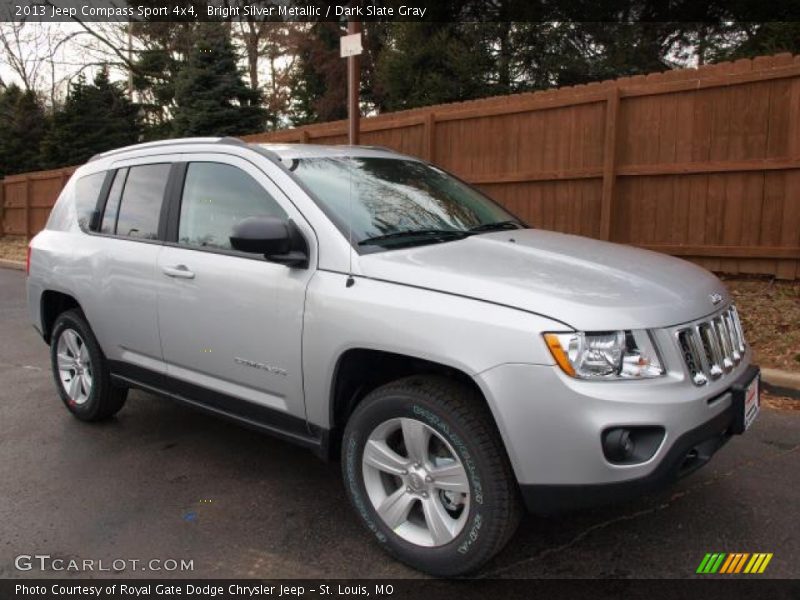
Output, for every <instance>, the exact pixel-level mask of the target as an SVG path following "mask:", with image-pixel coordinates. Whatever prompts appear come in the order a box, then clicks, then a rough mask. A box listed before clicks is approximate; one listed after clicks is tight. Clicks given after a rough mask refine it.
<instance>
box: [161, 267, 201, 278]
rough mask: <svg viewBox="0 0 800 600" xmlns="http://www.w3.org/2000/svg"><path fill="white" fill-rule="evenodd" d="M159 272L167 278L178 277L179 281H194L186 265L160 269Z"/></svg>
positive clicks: (192, 274)
mask: <svg viewBox="0 0 800 600" xmlns="http://www.w3.org/2000/svg"><path fill="white" fill-rule="evenodd" d="M161 272H162V273H164V275H166V276H167V277H178V278H180V279H194V272H193V271H190V270H189V267H187V266H186V265H175V266H174V267H161Z"/></svg>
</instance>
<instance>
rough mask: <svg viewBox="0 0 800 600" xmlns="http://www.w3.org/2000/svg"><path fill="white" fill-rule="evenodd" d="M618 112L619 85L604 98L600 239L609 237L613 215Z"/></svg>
mask: <svg viewBox="0 0 800 600" xmlns="http://www.w3.org/2000/svg"><path fill="white" fill-rule="evenodd" d="M618 112H619V87H618V86H616V85H615V86H614V87H612V88H610V89H609V90H608V96H607V98H606V131H605V139H604V143H603V195H602V200H601V205H600V239H602V240H610V239H611V224H612V219H613V217H614V188H615V185H616V183H617V174H616V170H615V168H616V152H617V113H618Z"/></svg>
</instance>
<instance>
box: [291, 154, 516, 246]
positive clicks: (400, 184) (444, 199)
mask: <svg viewBox="0 0 800 600" xmlns="http://www.w3.org/2000/svg"><path fill="white" fill-rule="evenodd" d="M291 170H292V171H294V174H295V175H296V176H297V177H298V178H299V179H300V181H302V182H303V183H304V184H305V185H306V186H307V187H308V188H309V189H310V190H311V191H312V192H313V193H314V195H315V196H316V197H317V199H318V200H319V202H320V203H322V205H323V206H322V208H323V210H325V212H326V213H327V214H328V215H329V216H330V217H331V218H332V219H333V220H334V221H335V222H336V224H337V225H338V226H339V228H340V229H341V230H342V231H344V232H348V231H349V228H350V227H351V228H352V233H351V235H352V240H353V243H355V244H358V245H360V246H362V247H364V246H377V247H383V248H389V247H397V246H408V245H418V244H428V243H436V242H444V241H450V240H454V239H461V238H463V237H464V236H465V235H467V234H476V233H479V232H485V231H490V230H492V229H493V228H497V229H505V228H512V229H513V228H517V227H524V224H522V223H521V222H520V221H519V220H518V219H516V218H515V217H514V216H513V215H511V214H510V213H508V212H506V211H505V210H504V209H503V208H501V207H500V206H498V205H497V204H495V203H494V202H492V201H491V200H489V199H488V198H486V197H485V196H483V195H482V194H481V193H480V192H478V191H477V190H475V189H473V188H471V187H469V186H468V185H466V184H464V183H462V182H460V181H459V180H457V179H455V178H454V177H452V176H450V175H448V174H447V173H445V172H444V171H442V170H440V169H437V168H436V167H432V166H430V165H427V164H425V163H421V162H417V161H414V160H405V159H395V158H372V157H325V158H303V159H295V160H294V161H293V163H292V166H291ZM415 232H416V234H415Z"/></svg>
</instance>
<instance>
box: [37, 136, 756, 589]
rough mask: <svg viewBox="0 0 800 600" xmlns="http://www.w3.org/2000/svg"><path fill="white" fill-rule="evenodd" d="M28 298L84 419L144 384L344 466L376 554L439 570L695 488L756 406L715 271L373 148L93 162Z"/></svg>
mask: <svg viewBox="0 0 800 600" xmlns="http://www.w3.org/2000/svg"><path fill="white" fill-rule="evenodd" d="M28 299H29V300H28V302H29V309H30V316H31V319H32V320H33V322H34V324H35V326H36V328H37V329H38V330H39V331H40V332H41V334H42V335H43V336H44V339H45V340H46V341H47V342H48V343H49V344H50V347H51V355H52V363H53V375H54V376H55V381H56V385H57V387H58V392H59V394H60V395H61V398H62V399H63V401H64V403H65V404H66V406H67V408H68V409H69V410H70V411H71V412H72V413H73V414H74V415H75V416H76V417H78V418H79V419H82V420H85V421H94V420H98V419H102V418H105V417H109V416H110V415H113V414H114V413H116V412H117V411H118V410H119V409H120V408H121V407H122V405H123V402H124V401H125V397H126V392H127V389H128V388H130V387H137V388H142V389H144V390H147V391H150V392H154V393H157V394H161V395H164V396H167V397H170V398H172V399H174V400H177V401H179V402H182V403H186V404H188V405H190V406H194V407H197V408H201V409H204V410H206V411H209V412H211V413H213V414H216V415H220V416H224V417H228V418H230V419H233V420H235V421H238V422H240V423H242V424H244V425H247V426H250V427H254V428H256V429H259V430H262V431H266V432H269V433H273V434H275V435H278V436H280V437H283V438H285V439H287V440H290V441H292V442H295V443H297V444H299V445H301V446H306V447H308V448H311V449H313V450H314V451H316V452H318V453H319V454H321V455H324V456H335V455H337V454H340V455H341V462H342V471H343V475H344V485H345V487H346V489H347V493H348V495H349V497H350V500H351V501H352V504H353V506H354V507H355V510H356V513H357V514H358V517H359V518H360V519H361V521H363V523H364V525H365V526H366V527H367V529H368V530H369V531H370V532H371V534H372V535H373V536H375V538H376V539H377V541H378V543H379V544H380V545H381V546H383V547H384V548H386V549H387V550H388V551H389V552H391V553H392V554H393V555H394V556H396V557H398V558H399V559H400V560H402V561H404V562H406V563H408V564H410V565H413V566H414V567H416V568H418V569H422V570H424V571H427V572H430V573H434V574H440V575H453V574H458V573H464V572H467V571H470V570H474V569H475V568H477V567H479V566H480V565H481V564H483V563H484V562H485V561H487V560H488V559H489V558H490V557H491V556H492V555H494V554H495V553H496V552H497V551H498V550H499V549H500V548H502V546H503V545H504V544H505V543H506V542H507V541H508V539H509V538H510V537H511V535H512V534H513V533H514V530H515V527H516V525H517V523H518V520H519V517H520V513H521V510H522V507H523V506H527V508H528V509H530V510H534V511H543V512H549V511H555V510H563V509H566V508H569V507H575V506H579V505H585V504H587V503H593V502H604V501H609V500H613V499H615V498H618V497H621V496H623V495H627V494H630V493H632V492H633V493H640V492H644V491H646V490H649V489H652V488H653V487H655V486H657V485H660V484H664V483H667V482H669V481H671V480H673V479H675V478H676V477H678V476H681V475H684V474H686V473H688V472H690V471H692V470H693V469H695V468H697V467H699V466H701V465H702V464H704V463H705V462H706V461H707V460H708V459H709V457H710V456H711V455H712V454H713V453H714V451H715V450H717V448H719V447H720V446H721V445H722V444H723V443H724V442H725V441H726V440H727V439H728V438H729V437H730V436H731V435H732V434H736V433H742V432H743V431H744V430H745V429H746V428H747V427H748V426H749V425H750V423H751V422H752V420H753V418H754V417H755V415H756V414H757V412H758V408H759V400H758V369H757V368H756V367H754V366H751V364H750V356H751V354H750V350H749V349H748V346H747V344H746V343H745V340H744V336H743V334H742V328H741V325H740V323H739V318H738V316H737V313H736V308H735V307H734V306H733V304H732V302H731V298H730V296H729V295H728V293H727V291H726V290H725V288H724V287H723V285H722V284H721V283H720V282H719V280H718V279H717V278H716V277H714V276H713V275H711V274H710V273H708V272H706V271H704V270H703V269H700V268H698V267H696V266H694V265H692V264H690V263H688V262H684V261H681V260H678V259H675V258H671V257H668V256H664V255H661V254H655V253H652V252H647V251H644V250H638V249H634V248H631V247H626V246H621V245H615V244H610V243H606V242H600V241H595V240H591V239H586V238H582V237H576V236H572V235H562V234H559V233H552V232H548V231H539V230H535V229H530V228H528V227H527V226H526V225H525V224H524V223H523V222H522V221H520V220H519V219H517V218H515V217H514V216H513V215H511V214H510V213H508V212H507V211H506V210H504V209H503V208H501V207H500V206H498V205H497V204H495V203H494V202H492V201H491V200H489V199H487V198H486V197H485V196H483V195H482V194H481V193H480V192H478V191H476V190H475V189H473V188H471V187H469V186H468V185H466V184H464V183H462V182H461V181H459V180H458V179H456V178H454V177H452V176H451V175H448V174H447V173H445V172H444V171H442V170H440V169H438V168H437V167H435V166H432V165H429V164H427V163H425V162H423V161H420V160H417V159H414V158H410V157H406V156H401V155H398V154H395V153H393V152H390V151H388V150H383V149H378V148H368V147H324V146H312V145H283V146H281V145H274V146H267V145H248V144H244V143H242V142H240V141H238V140H233V139H228V138H222V139H220V138H202V139H190V140H174V141H170V142H157V143H151V144H144V145H139V146H134V147H130V148H124V149H121V150H116V151H112V152H107V153H105V154H102V155H100V156H97V157H96V158H94V159H93V160H91V161H90V162H89V163H88V164H86V165H84V166H83V167H81V168H80V169H78V170H77V171H76V173H75V174H74V175H73V177H72V179H71V180H70V182H69V183H68V184H67V186H66V187H65V188H64V190H63V192H62V193H61V196H60V198H59V200H58V202H57V203H56V205H55V207H54V208H53V211H52V214H51V216H50V219H49V221H48V224H47V228H46V229H45V230H44V231H42V232H41V233H39V234H38V235H37V236H36V237H35V238H34V239H33V241H32V242H31V247H30V256H29V277H28Z"/></svg>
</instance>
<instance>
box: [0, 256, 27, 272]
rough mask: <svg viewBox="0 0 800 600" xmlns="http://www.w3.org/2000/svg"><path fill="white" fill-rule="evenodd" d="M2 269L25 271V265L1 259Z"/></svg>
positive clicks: (0, 266) (0, 267) (0, 265)
mask: <svg viewBox="0 0 800 600" xmlns="http://www.w3.org/2000/svg"><path fill="white" fill-rule="evenodd" d="M0 269H17V270H18V271H24V270H25V263H24V262H20V261H16V260H6V259H4V258H0Z"/></svg>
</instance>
